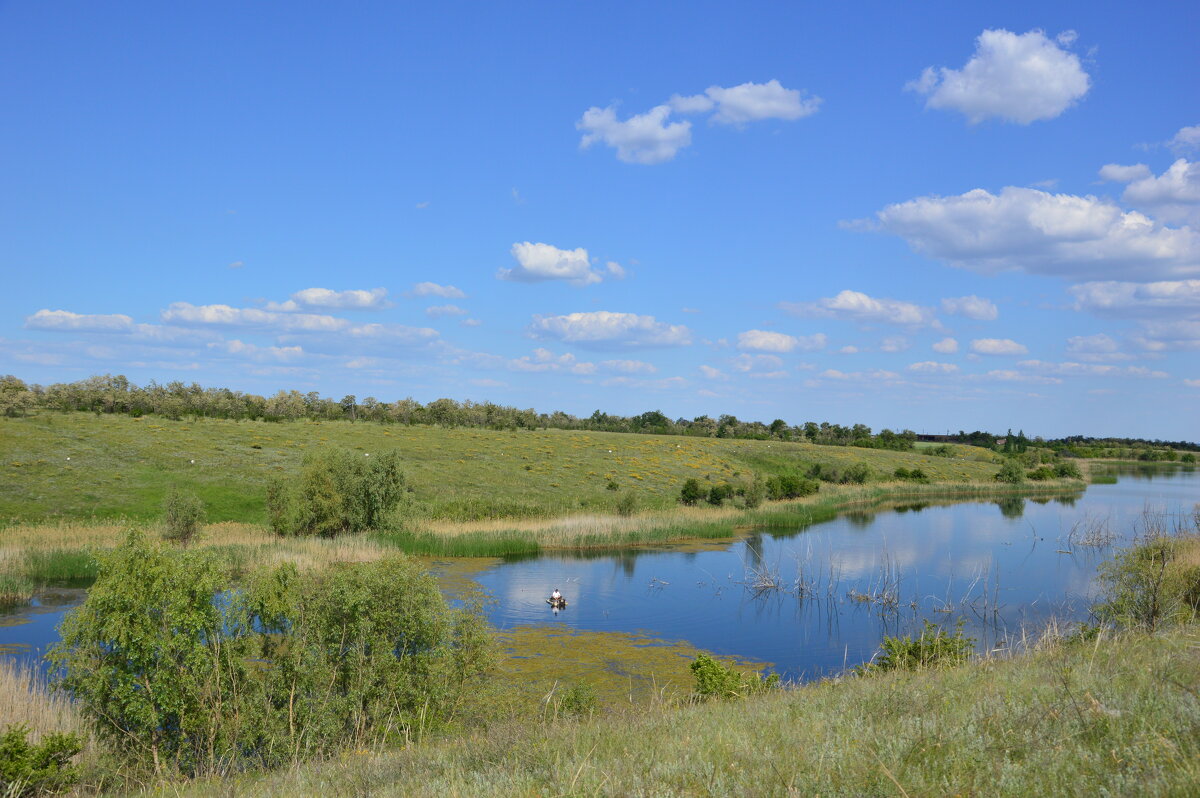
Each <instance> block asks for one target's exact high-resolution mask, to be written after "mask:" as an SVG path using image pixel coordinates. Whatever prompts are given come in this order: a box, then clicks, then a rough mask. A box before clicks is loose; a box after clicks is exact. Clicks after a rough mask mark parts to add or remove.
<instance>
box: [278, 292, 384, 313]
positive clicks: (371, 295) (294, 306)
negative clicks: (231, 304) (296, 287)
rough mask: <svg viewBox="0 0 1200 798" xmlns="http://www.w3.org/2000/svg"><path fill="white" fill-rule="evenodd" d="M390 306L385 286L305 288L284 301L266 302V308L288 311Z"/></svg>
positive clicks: (379, 308) (381, 307)
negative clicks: (339, 289) (368, 289)
mask: <svg viewBox="0 0 1200 798" xmlns="http://www.w3.org/2000/svg"><path fill="white" fill-rule="evenodd" d="M387 307H391V303H390V302H388V301H387V289H386V288H372V289H371V290H370V291H363V290H350V291H333V290H330V289H328V288H305V289H304V290H302V291H297V292H296V293H294V294H292V297H291V299H289V300H288V301H286V302H268V303H267V310H273V311H282V312H285V313H290V312H292V311H297V310H301V309H303V308H326V309H330V310H382V309H383V308H387Z"/></svg>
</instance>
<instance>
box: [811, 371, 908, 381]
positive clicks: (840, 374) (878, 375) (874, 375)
mask: <svg viewBox="0 0 1200 798" xmlns="http://www.w3.org/2000/svg"><path fill="white" fill-rule="evenodd" d="M817 376H818V377H824V378H825V379H827V380H847V381H855V380H859V381H866V380H883V381H886V380H898V379H900V375H899V374H897V373H896V372H894V371H887V370H885V369H874V370H872V371H838V370H837V369H825V370H824V371H822V372H821V373H820V374H818V375H817Z"/></svg>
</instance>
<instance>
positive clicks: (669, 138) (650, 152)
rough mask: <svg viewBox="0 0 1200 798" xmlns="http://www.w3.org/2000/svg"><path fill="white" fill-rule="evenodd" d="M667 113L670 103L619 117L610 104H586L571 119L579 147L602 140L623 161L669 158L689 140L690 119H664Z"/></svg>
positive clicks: (643, 162)
mask: <svg viewBox="0 0 1200 798" xmlns="http://www.w3.org/2000/svg"><path fill="white" fill-rule="evenodd" d="M670 115H671V108H670V106H667V105H659V106H656V107H654V108H651V109H650V110H649V111H647V112H646V113H644V114H638V115H635V116H631V117H629V118H628V119H626V120H624V121H621V120H619V119H617V111H616V108H615V107H614V106H611V105H610V106H609V107H607V108H597V107H592V108H589V109H587V110H586V111H584V113H583V116H582V117H580V119H579V121H578V122H576V123H575V129H576V130H581V131H583V138H582V139H580V141H579V147H580V149H584V150H586V149H587V148H589V147H591V146H592V145H593V144H596V143H602V144H605V145H607V146H609V147H612V148H613V149H615V150H616V151H617V159H618V160H620V161H624V162H625V163H637V164H645V165H649V164H656V163H662V162H663V161H669V160H671V159H672V158H674V157H675V154H676V153H677V152H679V151H680V150H681V149H683V148H684V147H686V146H688V145H689V144H691V143H692V123H691V122H671V123H667V117H669V116H670Z"/></svg>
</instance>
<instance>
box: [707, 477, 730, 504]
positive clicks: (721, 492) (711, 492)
mask: <svg viewBox="0 0 1200 798" xmlns="http://www.w3.org/2000/svg"><path fill="white" fill-rule="evenodd" d="M733 495H734V489H733V485H730V484H729V483H728V482H722V483H721V484H720V485H713V486H712V487H711V488H709V489H708V503H709V504H711V505H713V506H714V507H720V506H721V505H722V504H724V503H725V502H726V501H728V500H729V499H732V498H733Z"/></svg>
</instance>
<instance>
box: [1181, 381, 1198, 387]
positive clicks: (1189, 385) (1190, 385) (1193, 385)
mask: <svg viewBox="0 0 1200 798" xmlns="http://www.w3.org/2000/svg"><path fill="white" fill-rule="evenodd" d="M1183 384H1184V385H1186V386H1188V387H1189V388H1200V380H1184V381H1183Z"/></svg>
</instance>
